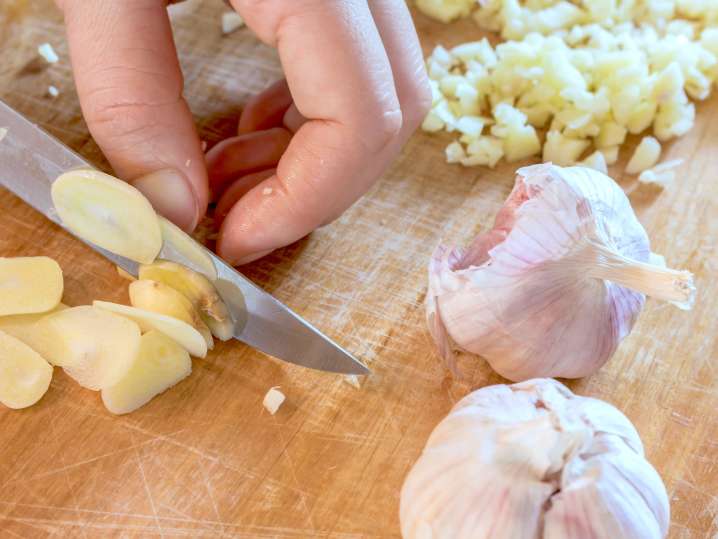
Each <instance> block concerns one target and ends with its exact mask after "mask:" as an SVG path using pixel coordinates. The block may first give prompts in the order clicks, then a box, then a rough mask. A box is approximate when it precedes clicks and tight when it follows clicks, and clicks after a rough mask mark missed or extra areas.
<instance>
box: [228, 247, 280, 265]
mask: <svg viewBox="0 0 718 539" xmlns="http://www.w3.org/2000/svg"><path fill="white" fill-rule="evenodd" d="M272 251H274V249H267V250H266V251H259V252H258V253H252V254H249V255H246V256H243V257H242V258H240V259H239V260H235V261H234V262H232V265H233V266H243V265H244V264H249V263H250V262H254V261H255V260H259V259H260V258H262V257H263V256H267V255H268V254H269V253H271V252H272Z"/></svg>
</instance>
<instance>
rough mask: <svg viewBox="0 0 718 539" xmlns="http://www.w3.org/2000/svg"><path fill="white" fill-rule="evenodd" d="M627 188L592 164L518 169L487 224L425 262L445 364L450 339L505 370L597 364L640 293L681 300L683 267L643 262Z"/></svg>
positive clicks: (537, 372) (689, 295) (513, 375)
mask: <svg viewBox="0 0 718 539" xmlns="http://www.w3.org/2000/svg"><path fill="white" fill-rule="evenodd" d="M650 255H651V249H650V243H649V240H648V236H647V234H646V231H645V230H644V228H643V227H642V226H641V224H640V223H639V222H638V219H636V216H635V214H634V213H633V209H632V208H631V205H630V203H629V201H628V198H627V197H626V195H625V194H624V193H623V191H622V190H621V188H620V187H619V186H618V184H616V183H615V182H614V181H613V180H612V179H611V178H609V177H608V176H605V175H604V174H602V173H600V172H598V171H596V170H594V169H590V168H584V167H570V168H561V167H557V166H553V165H551V164H543V165H534V166H530V167H525V168H522V169H520V170H519V171H518V175H517V179H516V184H515V186H514V189H513V191H512V192H511V195H510V196H509V198H508V200H507V201H506V203H505V204H504V206H503V207H502V208H501V210H500V211H499V213H498V215H497V216H496V221H495V224H494V228H493V229H492V230H490V231H488V232H486V233H484V234H481V235H479V236H478V237H477V238H476V239H475V240H474V241H473V243H472V244H471V245H470V246H469V247H468V248H467V249H457V248H453V247H445V246H440V247H439V248H438V249H437V250H436V252H435V253H434V255H433V257H432V260H431V263H430V265H429V291H428V293H427V302H426V303H427V322H428V325H429V329H430V331H431V334H432V336H433V338H434V341H435V342H436V344H437V347H438V349H439V352H440V353H441V355H442V357H444V358H445V359H446V360H447V362H448V363H449V366H450V367H452V370H455V366H454V363H453V362H454V358H453V352H452V349H453V348H454V347H455V346H456V347H458V348H460V349H463V350H466V351H468V352H473V353H475V354H479V355H481V356H482V357H484V358H485V359H486V360H487V361H488V362H489V363H490V364H491V366H492V367H493V369H494V370H496V372H498V373H499V374H501V375H502V376H504V377H506V378H508V379H510V380H513V381H519V380H526V379H528V378H534V377H543V376H546V377H564V378H578V377H581V376H586V375H588V374H590V373H592V372H594V371H596V370H597V369H598V368H599V367H601V365H603V364H604V363H605V362H606V361H607V360H608V359H609V358H610V357H611V355H613V353H614V351H615V350H616V347H617V346H618V344H619V343H620V342H621V340H622V339H623V338H624V337H626V335H628V334H629V332H630V331H631V328H632V327H633V325H634V323H635V322H636V319H637V317H638V314H639V312H640V311H641V309H642V308H643V305H644V303H645V295H644V294H648V295H652V296H655V297H657V298H659V299H664V300H667V301H671V302H673V303H675V304H676V305H678V306H679V307H681V308H684V309H688V308H690V306H691V304H692V301H693V293H694V287H693V284H692V275H691V274H690V273H689V272H679V271H674V270H670V269H666V268H664V267H658V266H655V265H652V264H650V260H651V259H650Z"/></svg>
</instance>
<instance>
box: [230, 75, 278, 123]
mask: <svg viewBox="0 0 718 539" xmlns="http://www.w3.org/2000/svg"><path fill="white" fill-rule="evenodd" d="M291 104H292V94H291V93H289V86H287V81H286V80H284V79H282V80H280V81H277V82H275V83H274V84H272V85H271V86H270V87H269V88H267V89H266V90H264V91H263V92H260V93H259V94H257V95H255V96H253V97H252V99H250V100H249V101H248V102H247V105H246V106H245V107H244V110H243V111H242V115H241V116H240V117H239V127H238V128H237V134H238V135H243V134H246V133H251V132H252V131H261V130H264V129H269V128H271V127H279V126H281V125H282V118H283V117H284V113H285V112H287V109H288V108H289V106H290V105H291Z"/></svg>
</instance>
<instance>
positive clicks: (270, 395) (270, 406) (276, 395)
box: [262, 386, 286, 415]
mask: <svg viewBox="0 0 718 539" xmlns="http://www.w3.org/2000/svg"><path fill="white" fill-rule="evenodd" d="M284 399H286V397H285V396H284V393H282V392H281V391H279V386H275V387H273V388H270V390H269V391H267V394H266V395H265V396H264V402H263V403H262V404H263V405H264V407H265V408H266V409H267V411H268V412H269V413H270V414H272V415H274V414H276V413H277V410H279V407H280V406H281V405H282V403H283V402H284Z"/></svg>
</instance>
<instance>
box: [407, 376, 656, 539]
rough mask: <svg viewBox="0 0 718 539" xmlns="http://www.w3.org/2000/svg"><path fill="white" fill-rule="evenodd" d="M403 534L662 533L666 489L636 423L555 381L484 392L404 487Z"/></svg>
mask: <svg viewBox="0 0 718 539" xmlns="http://www.w3.org/2000/svg"><path fill="white" fill-rule="evenodd" d="M400 519H401V532H402V535H403V537H404V539H484V538H486V539H504V538H505V539H539V538H542V539H559V538H561V539H563V538H566V539H569V538H570V539H576V538H585V537H590V538H592V539H619V538H620V539H660V538H663V537H665V536H666V534H667V532H668V524H669V506H668V496H667V494H666V490H665V487H664V486H663V483H662V481H661V478H660V477H659V475H658V474H657V473H656V471H655V470H654V469H653V467H652V466H651V465H650V463H649V462H648V461H647V460H645V458H644V454H643V446H642V444H641V440H640V439H639V437H638V433H637V432H636V430H635V428H634V427H633V425H632V424H631V422H630V421H629V420H628V419H627V418H626V417H625V416H624V415H623V414H622V413H621V412H619V411H618V410H617V409H616V408H614V407H613V406H611V405H610V404H607V403H605V402H603V401H600V400H597V399H592V398H587V397H579V396H577V395H574V394H573V393H571V391H570V390H569V389H568V388H567V387H565V386H564V385H562V384H560V383H559V382H556V381H555V380H550V379H535V380H529V381H526V382H522V383H519V384H514V385H495V386H489V387H485V388H483V389H479V390H478V391H475V392H473V393H471V394H469V395H467V396H466V397H464V398H463V399H462V400H461V401H459V403H457V404H456V406H454V408H453V410H452V411H451V412H450V413H449V415H448V416H447V417H446V418H445V419H444V420H443V421H442V422H441V423H439V425H438V426H437V427H436V428H435V429H434V431H433V432H432V434H431V436H430V437H429V440H428V442H427V443H426V447H425V448H424V452H423V453H422V455H421V457H420V458H419V460H418V461H417V462H416V464H415V465H414V467H413V468H412V469H411V471H410V472H409V475H408V476H407V478H406V480H405V482H404V486H403V488H402V491H401V507H400Z"/></svg>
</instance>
